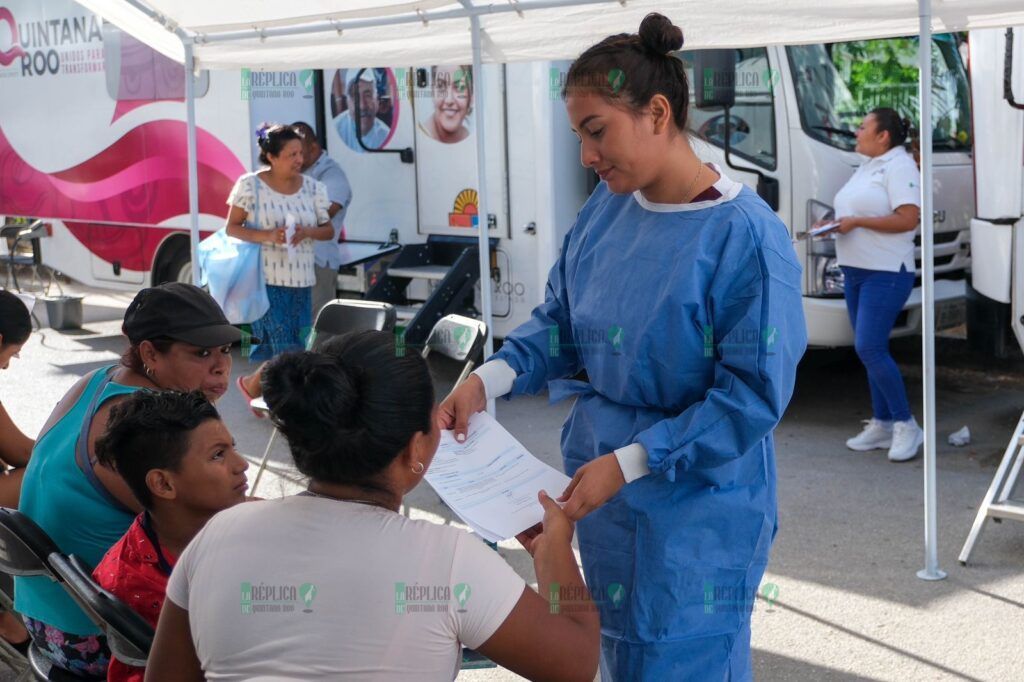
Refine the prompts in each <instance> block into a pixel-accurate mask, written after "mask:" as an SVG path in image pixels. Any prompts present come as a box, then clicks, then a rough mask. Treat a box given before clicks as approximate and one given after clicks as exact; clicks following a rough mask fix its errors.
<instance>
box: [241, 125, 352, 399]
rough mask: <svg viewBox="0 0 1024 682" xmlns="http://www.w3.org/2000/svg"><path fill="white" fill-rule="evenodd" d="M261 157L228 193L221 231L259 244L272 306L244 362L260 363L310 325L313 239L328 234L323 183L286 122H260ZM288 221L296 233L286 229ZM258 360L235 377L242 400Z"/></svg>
mask: <svg viewBox="0 0 1024 682" xmlns="http://www.w3.org/2000/svg"><path fill="white" fill-rule="evenodd" d="M256 137H257V139H258V140H259V145H260V162H262V163H264V164H266V165H267V166H268V167H267V168H263V169H261V170H258V171H256V172H255V173H246V174H245V175H243V176H242V177H240V178H239V179H238V181H237V182H235V186H234V188H233V189H232V190H231V194H230V195H229V196H228V205H229V206H230V207H231V211H230V212H229V213H228V222H227V233H228V235H229V236H231V237H236V238H238V239H241V240H243V241H247V242H255V243H258V244H261V245H262V249H261V250H262V252H263V254H262V255H263V258H262V261H263V274H264V277H265V279H266V283H267V298H268V299H270V309H269V310H267V313H266V314H265V315H264V316H263V317H262V318H260V319H259V320H257V321H256V322H254V323H253V325H252V333H253V336H255V337H256V338H257V339H258V340H259V343H258V344H257V345H255V346H254V347H253V350H252V354H251V355H250V356H249V359H250V360H256V361H266V360H269V359H270V358H272V357H274V356H275V355H278V354H280V353H283V352H285V351H288V350H295V349H302V348H303V347H304V345H305V339H306V336H307V335H308V334H309V331H310V330H311V329H312V327H313V320H312V313H311V309H312V291H313V285H314V284H315V283H316V274H315V271H314V269H313V266H314V255H313V241H314V240H321V241H322V240H327V239H332V238H333V237H334V230H333V228H332V227H331V222H330V215H329V214H328V212H327V209H328V207H329V206H330V203H331V202H330V199H328V198H327V188H326V187H325V186H324V185H323V183H321V182H318V181H317V180H314V179H312V178H310V177H308V176H306V175H303V174H302V134H301V133H300V132H299V131H297V130H295V129H294V128H292V127H291V126H283V125H280V124H273V125H268V124H264V125H262V126H260V129H259V130H258V131H256ZM291 225H294V233H293V234H291V235H290V238H289V234H288V229H289V226H291ZM261 370H262V366H261V367H260V368H259V369H257V370H256V371H255V372H253V373H252V374H249V375H246V376H241V377H239V379H238V388H239V390H241V392H242V394H243V395H244V396H245V397H246V398H247V399H252V398H254V397H256V396H258V395H260V393H261V390H260V374H261Z"/></svg>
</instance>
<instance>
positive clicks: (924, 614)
mask: <svg viewBox="0 0 1024 682" xmlns="http://www.w3.org/2000/svg"><path fill="white" fill-rule="evenodd" d="M128 300H130V297H128V296H122V295H114V296H109V295H104V296H100V295H98V294H95V293H93V294H92V295H90V296H89V298H88V299H87V302H88V303H89V305H87V307H86V313H87V315H86V324H85V329H84V330H82V331H80V332H73V333H58V332H55V331H53V330H49V329H46V330H43V331H42V332H39V333H37V334H34V335H33V337H32V340H31V341H30V342H29V343H28V344H27V345H26V347H25V349H24V351H23V352H22V357H21V359H20V360H16V361H15V362H14V363H13V364H12V366H11V369H10V371H8V372H6V373H5V375H4V376H2V377H0V399H2V400H3V401H4V404H5V405H6V406H7V409H8V410H9V411H10V412H11V413H12V415H13V417H14V419H15V420H16V422H17V423H18V424H20V425H21V426H22V427H23V428H24V429H25V430H26V431H28V432H29V433H35V432H36V431H37V430H38V429H39V427H40V426H41V425H42V423H43V421H44V420H45V418H46V416H47V414H48V412H49V410H50V408H51V407H52V405H53V404H54V403H55V402H56V401H57V399H58V398H59V397H60V395H61V394H62V393H63V391H64V390H65V389H66V388H67V387H68V386H70V385H71V384H72V383H73V382H74V381H75V380H76V379H77V377H79V376H80V375H81V374H83V373H85V372H87V371H89V370H91V369H93V368H95V367H99V366H101V365H103V364H107V363H109V362H112V361H115V360H116V358H117V356H118V354H119V353H120V351H121V349H122V348H123V341H122V340H121V338H120V337H119V335H118V331H119V323H118V322H117V319H118V318H119V315H120V311H121V310H122V309H123V307H124V306H125V305H126V304H127V302H128ZM40 307H41V306H40ZM44 322H45V320H44ZM916 343H917V341H914V340H909V341H901V342H899V343H898V344H897V355H898V359H899V360H900V362H901V364H902V365H903V366H904V368H905V371H906V374H907V377H908V383H909V385H910V391H911V398H912V401H913V404H914V405H920V360H919V359H920V351H919V348H918V347H917V346H916V345H915V344H916ZM939 365H940V371H939V377H938V388H939V392H938V401H937V410H938V427H939V428H938V431H939V434H940V443H941V444H940V446H939V448H938V472H939V475H938V480H939V548H940V549H939V558H940V564H941V566H942V568H943V569H945V570H946V571H947V572H948V573H949V577H948V578H947V579H946V580H944V581H942V582H937V583H930V582H924V581H921V580H919V579H918V578H917V577H916V576H915V572H916V571H917V570H918V569H919V568H921V567H922V565H923V560H924V557H923V523H922V508H923V502H922V497H923V490H922V468H921V467H922V464H921V461H920V460H916V461H914V462H911V463H908V464H903V465H896V464H890V463H889V462H888V461H886V459H885V455H884V452H881V451H879V452H875V453H867V454H864V453H853V452H850V451H848V450H846V449H845V447H843V440H844V439H845V438H846V437H848V436H849V435H851V434H852V433H853V432H855V431H856V430H857V429H858V428H859V420H860V419H866V418H867V417H868V416H870V415H869V408H868V396H867V389H866V386H865V383H864V378H863V371H862V370H861V369H860V367H859V365H858V364H857V362H856V359H855V358H854V357H853V356H852V354H850V353H847V352H841V351H815V352H812V353H810V354H809V355H808V357H807V358H806V360H805V362H804V364H803V365H802V367H801V370H800V374H799V377H798V385H797V390H796V395H795V397H794V400H793V403H792V405H791V407H790V409H789V412H788V413H787V415H786V418H785V419H784V421H783V422H782V424H781V425H780V427H779V429H778V431H777V433H776V442H777V449H778V476H779V502H780V515H781V526H782V527H781V530H780V533H779V536H778V538H777V541H776V544H775V547H774V549H773V552H772V559H771V564H770V565H769V569H768V574H767V575H766V577H765V581H766V582H771V583H774V584H775V585H777V586H778V588H779V591H778V596H777V599H776V600H775V602H774V603H773V604H767V603H765V602H760V603H759V604H758V606H757V608H756V610H755V615H754V625H753V627H754V630H753V646H754V662H755V673H756V676H757V678H758V679H759V680H855V679H856V680H862V679H863V680H900V681H902V680H947V679H968V680H993V681H995V680H1011V679H1024V673H1022V672H1021V671H1024V524H1019V523H1011V522H1007V523H1003V524H1001V525H994V524H990V525H989V526H988V527H987V529H986V532H985V534H984V535H983V537H982V540H981V542H980V544H979V545H978V548H977V549H976V551H975V555H974V563H972V565H971V566H969V567H966V568H965V567H962V566H960V565H959V564H958V563H957V561H956V557H957V554H958V552H959V550H960V547H961V545H962V544H963V541H964V539H965V537H966V535H967V531H968V529H969V528H970V525H971V522H972V521H973V518H974V513H975V510H976V508H977V505H978V503H979V501H980V499H981V497H982V495H983V494H984V492H985V489H986V488H987V486H988V484H989V482H990V480H991V477H992V475H993V473H994V470H995V466H996V465H997V463H998V461H999V458H1000V457H1001V455H1002V451H1003V449H1004V448H1005V447H1006V441H1007V440H1008V438H1009V436H1010V432H1011V431H1012V429H1013V427H1014V425H1015V424H1016V421H1017V419H1018V418H1019V416H1020V412H1021V410H1024V367H1022V366H1021V364H1020V363H1016V362H1004V363H996V362H992V361H988V360H986V359H985V358H978V357H976V356H973V355H971V354H970V353H968V352H966V350H965V349H964V346H963V343H962V342H959V341H956V340H940V344H939ZM246 370H247V365H246V364H245V363H244V361H236V364H235V373H236V374H237V373H239V372H242V371H246ZM219 407H220V409H221V411H222V413H223V414H224V417H225V419H226V421H227V423H228V425H229V427H230V428H231V430H232V432H233V433H234V435H235V437H236V438H237V440H238V443H239V448H240V450H241V451H242V452H244V453H247V454H249V455H252V456H255V457H258V456H259V455H260V454H262V452H263V449H264V446H265V444H266V441H267V438H268V437H269V434H270V428H269V426H268V425H267V424H266V422H262V421H257V420H255V419H254V418H252V417H251V415H250V414H249V413H248V411H247V410H246V408H245V406H244V405H243V403H242V401H241V399H240V397H239V396H238V395H237V394H235V393H233V392H232V393H230V394H229V395H228V396H226V397H225V398H224V399H223V400H222V401H221V405H220V406H219ZM568 408H569V405H568V404H566V403H563V404H560V405H556V406H549V405H547V402H546V400H543V399H539V398H538V399H520V400H515V401H512V402H510V403H504V402H501V403H499V406H498V417H499V419H500V420H501V421H502V422H503V423H504V424H505V425H506V427H507V428H508V429H509V430H510V431H511V432H512V433H513V434H514V435H515V436H516V437H517V438H519V439H520V440H521V441H522V442H523V443H524V444H525V445H526V446H527V447H528V448H529V449H530V450H531V451H533V452H534V453H535V454H536V455H537V456H539V457H541V458H542V459H544V460H546V461H548V462H550V463H552V464H554V465H556V466H557V465H559V464H560V462H559V460H560V456H559V453H558V449H557V448H558V428H559V426H560V424H561V422H562V420H563V419H564V416H565V414H566V412H567V411H568ZM917 411H918V416H919V417H920V413H919V410H917ZM965 424H966V425H968V426H969V427H970V429H971V431H972V434H973V435H974V442H973V443H972V444H971V445H970V446H968V447H965V448H953V447H951V446H949V445H946V444H945V436H946V434H948V433H950V432H952V431H954V430H956V429H958V428H959V427H961V426H963V425H965ZM287 464H288V455H287V453H286V452H285V450H284V447H283V445H282V444H281V443H278V445H277V447H276V448H274V450H273V451H272V453H271V474H270V475H269V476H268V478H266V479H265V480H264V482H262V483H261V484H260V491H261V494H262V495H266V496H272V495H276V494H283V493H285V492H287V491H290V490H293V489H295V487H296V486H297V485H299V484H300V483H301V482H300V481H297V480H296V479H295V477H294V475H292V474H290V473H289V470H288V466H287ZM250 478H251V477H250ZM407 504H408V508H409V509H408V513H410V514H411V515H413V516H423V517H427V518H433V519H435V520H437V521H440V522H451V519H450V515H449V514H448V513H447V512H446V509H445V508H444V507H443V506H442V505H440V504H439V502H438V499H437V497H436V495H434V494H433V492H432V491H430V489H429V487H427V486H425V485H423V486H420V488H418V489H417V490H415V491H414V492H413V493H412V494H411V495H410V496H409V497H408V498H407ZM505 545H506V546H503V547H502V548H501V552H502V554H503V555H504V556H505V557H506V558H507V559H508V560H509V561H510V563H512V565H513V566H514V567H515V568H516V569H517V570H518V571H520V573H521V574H522V575H523V576H524V577H525V578H527V579H528V580H530V581H532V580H533V579H534V576H533V572H532V567H531V564H530V559H529V557H528V556H527V555H526V553H525V552H523V551H522V550H521V549H520V548H518V545H517V544H516V543H515V542H514V541H513V542H511V543H505ZM459 679H460V680H511V679H518V678H516V676H514V675H512V674H511V673H508V672H507V671H504V670H500V669H499V670H487V671H472V672H470V671H466V672H463V673H462V674H461V675H460V678H459Z"/></svg>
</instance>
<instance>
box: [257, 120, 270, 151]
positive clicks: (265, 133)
mask: <svg viewBox="0 0 1024 682" xmlns="http://www.w3.org/2000/svg"><path fill="white" fill-rule="evenodd" d="M273 127H274V124H273V123H261V124H260V127H259V128H257V129H256V144H258V145H259V147H260V149H263V148H264V146H265V145H266V144H267V141H268V140H269V139H270V129H271V128H273Z"/></svg>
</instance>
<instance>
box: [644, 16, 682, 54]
mask: <svg viewBox="0 0 1024 682" xmlns="http://www.w3.org/2000/svg"><path fill="white" fill-rule="evenodd" d="M639 34H640V42H641V43H643V45H644V47H646V48H647V49H648V50H651V51H652V52H656V53H658V54H662V55H667V54H669V53H671V52H675V51H676V50H681V49H682V47H683V29H681V28H679V27H678V26H676V25H675V24H673V23H672V22H671V21H670V20H669V18H668V17H666V16H665V15H664V14H658V13H657V12H651V13H650V14H648V15H647V16H646V17H644V20H643V21H642V22H640V31H639Z"/></svg>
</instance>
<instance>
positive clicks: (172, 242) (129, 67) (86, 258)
mask: <svg viewBox="0 0 1024 682" xmlns="http://www.w3.org/2000/svg"><path fill="white" fill-rule="evenodd" d="M4 2H5V4H4V6H3V7H0V101H2V102H3V106H0V215H4V216H7V217H8V218H10V219H14V218H41V219H44V220H45V221H46V222H47V224H48V225H49V232H50V236H49V237H47V238H45V239H43V240H42V243H41V251H42V257H43V260H44V263H45V264H47V265H49V266H51V267H53V268H55V269H58V270H60V271H62V272H64V273H66V274H68V275H69V276H71V277H73V278H74V279H77V280H80V281H82V282H85V283H88V284H92V285H99V286H107V287H112V288H118V289H127V290H131V289H136V288H139V287H141V286H145V285H148V284H150V283H154V282H159V281H164V280H168V279H182V280H187V279H189V276H190V263H189V252H188V208H187V207H188V200H187V184H186V166H185V125H184V123H183V118H184V107H183V106H182V105H181V98H182V94H183V82H184V81H183V73H182V69H181V67H180V66H178V65H176V64H175V63H173V62H170V61H169V60H167V59H165V58H164V57H162V56H160V55H159V54H157V53H155V52H153V51H152V50H150V49H149V48H148V47H146V46H145V45H142V44H141V43H139V42H137V41H135V40H134V39H132V38H131V37H130V36H127V35H126V34H124V33H122V32H121V31H119V30H118V29H116V28H115V27H113V26H111V25H108V24H104V23H103V22H102V21H101V20H100V19H99V18H98V17H96V16H95V15H92V14H90V13H89V12H88V11H86V10H84V9H83V8H82V7H81V6H79V5H77V4H75V3H74V2H71V1H70V0H48V1H47V2H46V3H39V2H37V1H36V0H4ZM865 51H866V52H867V53H869V54H868V57H865V56H864V54H865ZM933 52H934V55H935V65H936V76H935V83H936V94H935V101H936V107H935V108H936V118H935V121H934V123H935V150H936V154H935V164H936V167H935V187H936V194H935V197H936V198H935V208H936V222H935V228H936V248H935V263H936V268H935V269H936V278H937V282H936V301H937V304H938V306H939V326H940V328H941V327H943V326H949V325H954V324H958V323H959V322H960V321H961V319H962V317H963V315H962V313H963V300H964V293H965V290H966V287H967V276H968V266H969V263H970V260H969V236H970V224H971V222H970V221H971V217H972V216H973V215H974V210H973V192H972V171H971V159H970V145H971V138H970V135H971V131H970V120H971V118H970V105H969V92H968V86H967V78H966V72H965V69H964V66H963V63H962V61H961V57H960V50H959V49H958V44H957V40H956V39H955V38H954V37H952V36H939V37H937V38H936V39H935V41H934V48H933ZM736 53H737V59H736V62H737V66H736V78H735V83H736V104H735V106H734V107H732V109H731V112H730V128H729V130H730V149H731V153H730V155H729V156H730V160H731V162H732V165H733V166H734V167H738V168H742V169H749V170H738V169H729V168H726V172H727V173H729V174H730V175H733V176H734V177H735V178H736V179H739V180H741V181H743V182H745V183H747V184H749V185H750V186H751V187H754V188H759V189H760V191H761V192H762V194H763V195H764V196H765V197H766V199H768V200H769V201H770V202H771V203H772V205H773V207H774V208H775V210H776V211H777V212H778V214H779V216H780V217H781V218H782V220H783V222H785V224H786V225H788V226H789V228H790V230H791V232H792V233H793V234H794V236H795V235H797V234H798V233H800V232H803V231H805V230H806V229H807V226H808V225H810V224H811V223H812V222H813V221H814V220H816V219H817V218H819V217H821V216H822V215H823V214H824V213H825V212H827V211H828V210H829V205H830V204H831V202H832V198H833V197H834V196H835V193H836V192H837V190H838V189H839V188H840V187H841V186H842V185H843V183H845V182H846V180H847V179H848V178H849V177H850V175H851V174H852V173H853V170H854V168H855V167H856V165H857V164H858V163H859V161H860V159H859V158H858V156H857V155H856V154H855V153H854V152H853V151H852V148H853V137H852V131H853V130H854V128H855V127H856V125H857V123H858V122H859V119H860V118H861V117H862V116H863V114H864V113H866V110H867V109H870V108H871V107H872V106H896V107H897V108H901V109H903V110H904V111H906V112H907V113H912V112H913V111H915V99H916V87H917V86H916V81H915V80H914V79H916V75H915V74H916V71H913V69H911V71H910V72H906V70H905V69H902V67H903V66H905V62H908V63H910V64H911V65H913V64H914V61H913V60H914V59H915V56H914V55H915V53H916V39H914V38H905V39H890V40H881V41H861V42H858V43H837V44H813V45H801V46H791V47H779V46H771V47H762V48H747V49H743V50H737V51H736ZM879 55H881V56H879ZM882 57H884V59H882ZM680 58H681V59H683V60H684V62H687V63H689V62H690V61H692V58H693V54H692V53H687V52H684V53H681V54H680ZM866 63H882V64H888V65H889V67H887V68H890V70H891V73H889V72H885V73H882V75H881V76H880V77H879V76H877V75H876V76H872V74H871V73H870V72H869V73H867V74H866V75H865V73H863V68H862V66H863V65H864V64H866ZM567 67H568V64H567V63H565V62H536V63H519V64H509V65H488V66H485V67H484V68H485V70H486V73H485V78H484V83H485V90H484V91H482V92H478V91H476V89H475V88H474V87H473V80H474V79H473V78H472V73H471V72H470V70H469V67H468V66H462V67H458V66H455V67H447V68H442V67H431V66H429V65H423V66H418V65H409V67H408V68H406V69H390V68H389V69H383V68H381V69H337V70H325V71H300V72H285V73H266V72H255V71H252V72H250V71H247V70H243V71H241V72H212V73H203V74H202V75H201V77H200V81H199V85H198V88H197V95H198V99H197V100H196V108H197V121H198V127H199V137H198V150H199V162H200V163H199V182H200V212H201V214H202V215H201V222H200V227H201V229H202V231H203V233H204V234H205V233H209V232H211V231H212V230H214V229H216V228H218V227H219V226H220V225H221V224H222V222H223V216H224V215H225V213H226V207H225V205H224V201H225V199H226V197H227V194H228V192H229V190H230V187H231V184H232V183H233V182H234V180H235V179H236V177H237V176H238V175H239V174H241V173H242V172H244V171H246V170H249V169H251V168H252V167H253V166H254V164H255V151H254V150H255V147H254V143H255V138H254V135H253V131H254V129H255V127H256V125H257V124H258V123H259V122H261V121H264V120H278V121H282V122H292V121H295V120H306V121H308V122H310V123H312V124H313V125H314V126H315V127H316V128H317V130H318V132H319V134H320V136H321V137H322V140H323V143H324V146H325V148H326V149H327V150H328V153H329V154H330V156H331V157H333V158H334V159H336V160H337V161H338V162H339V163H340V164H341V166H342V167H343V168H344V169H345V171H346V173H347V174H348V177H349V180H350V181H351V184H352V187H353V191H354V200H353V202H352V205H351V207H350V209H349V212H348V214H347V216H346V220H345V227H346V233H347V237H348V238H349V239H351V240H364V241H373V242H383V241H386V240H388V238H389V236H390V235H391V234H392V233H394V234H395V236H396V237H397V239H398V241H399V242H401V243H402V244H404V245H409V246H414V245H417V244H424V243H425V242H436V243H441V244H443V245H446V246H445V248H454V247H452V244H455V245H461V244H471V243H472V242H474V241H475V234H476V230H477V229H478V226H479V225H480V224H481V223H484V224H487V225H488V226H489V232H490V234H491V236H492V238H493V239H492V244H494V252H493V256H492V268H491V272H490V273H486V276H485V277H484V278H483V279H484V281H486V282H488V286H491V287H492V291H493V300H494V306H493V307H494V320H495V323H494V330H493V332H494V335H495V336H498V337H502V336H504V335H505V334H506V333H508V332H509V331H510V330H511V329H513V328H514V327H515V326H517V325H518V324H519V323H521V322H522V321H524V320H525V319H526V318H527V317H528V315H529V313H530V311H531V309H532V308H533V307H534V306H535V305H536V304H537V303H539V302H540V301H541V300H542V299H543V295H544V284H545V281H546V277H547V271H548V269H549V267H550V265H551V264H552V263H553V262H554V260H555V259H556V258H557V255H558V250H559V248H560V246H561V243H562V238H563V236H564V234H565V232H566V231H567V230H568V229H569V228H570V227H571V225H572V222H573V219H574V217H575V214H576V212H577V210H578V209H579V207H580V206H581V205H582V203H583V202H584V201H585V200H586V197H587V195H588V193H589V191H590V189H592V187H593V184H594V182H595V177H594V176H593V175H592V174H590V173H589V172H588V171H586V170H585V169H583V168H581V167H580V164H579V152H578V146H577V141H576V138H575V137H574V135H573V134H572V132H571V130H570V127H569V122H568V119H567V117H566V115H565V111H564V106H563V105H562V102H561V100H560V90H561V86H562V84H563V80H564V74H565V71H566V69H567ZM908 74H909V75H908ZM872 78H874V80H872ZM693 80H694V79H693V76H692V74H691V84H692V83H693ZM477 97H485V98H487V101H488V106H487V107H486V111H487V115H488V121H487V130H488V133H489V134H488V140H487V145H488V150H487V151H488V159H489V163H491V167H490V168H488V169H487V173H488V186H489V188H490V189H489V191H490V194H491V196H489V197H488V199H489V201H488V206H489V207H490V210H491V213H492V214H491V216H488V219H487V220H482V219H481V217H480V216H477V215H476V187H475V185H476V156H475V147H474V145H475V144H476V136H475V134H474V132H475V125H474V115H475V113H474V111H473V107H472V102H473V101H474V99H475V98H477ZM691 119H692V127H693V129H694V132H695V133H696V134H697V136H699V137H702V138H703V139H704V140H705V141H704V142H703V143H701V145H700V147H701V149H700V153H701V154H702V155H703V156H704V157H705V158H706V159H708V160H711V161H714V162H716V163H718V164H719V165H720V166H723V167H726V166H727V165H728V164H726V160H725V158H724V157H725V155H724V153H723V145H724V132H725V116H724V115H723V112H722V111H719V110H699V109H696V108H694V109H693V110H692V116H691ZM357 122H358V124H357ZM3 248H4V245H3V244H2V243H0V250H2V249H3ZM794 248H795V249H797V252H798V255H799V257H800V259H801V261H802V262H803V264H804V267H805V278H804V308H805V312H806V317H807V323H808V335H809V339H810V343H811V344H812V345H818V346H843V345H851V344H852V340H853V336H852V330H851V328H850V325H849V322H848V320H847V317H846V311H845V305H844V302H843V300H842V274H841V271H840V270H839V269H838V268H837V267H836V263H835V259H834V252H833V250H832V249H831V243H830V242H828V241H827V240H826V241H815V242H807V241H803V240H800V241H796V242H795V243H794ZM426 265H430V264H429V263H426ZM382 273H383V270H382V269H381V264H380V263H378V264H377V267H376V268H375V269H374V268H371V267H367V266H360V267H359V268H358V269H356V270H354V271H352V270H348V271H345V272H343V273H341V274H340V275H339V287H340V288H341V289H343V290H349V292H350V294H352V295H360V294H363V293H365V292H366V291H367V290H368V289H369V290H371V291H370V294H371V295H380V291H379V290H380V286H379V285H380V281H377V282H376V283H374V282H372V281H370V278H371V277H376V278H379V277H381V275H382ZM405 274H407V275H409V276H410V282H409V283H408V286H406V285H405V284H406V283H403V284H402V287H401V291H398V292H397V293H396V296H397V297H398V298H403V299H406V300H407V302H412V303H415V302H416V301H422V300H429V299H430V297H431V296H432V295H433V293H434V292H436V291H437V290H439V289H442V288H443V286H440V285H444V280H443V279H442V278H443V277H445V276H446V275H445V269H444V268H443V267H434V268H430V267H421V268H420V269H419V270H418V271H410V270H408V269H406V270H405ZM474 277H475V275H474ZM474 281H475V280H474ZM439 283H440V285H439ZM374 287H376V288H377V291H376V292H374V291H372V290H373V289H374ZM392 293H395V292H392ZM919 301H920V293H919V289H917V288H915V290H914V293H913V294H912V296H911V299H910V300H909V301H908V303H907V306H906V310H905V312H904V314H903V315H902V316H901V318H900V319H899V320H898V322H897V327H896V329H895V331H894V335H901V334H910V333H914V332H915V331H917V330H918V328H919V325H920V309H919ZM406 315H407V316H409V315H415V312H408V311H407V312H406Z"/></svg>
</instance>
